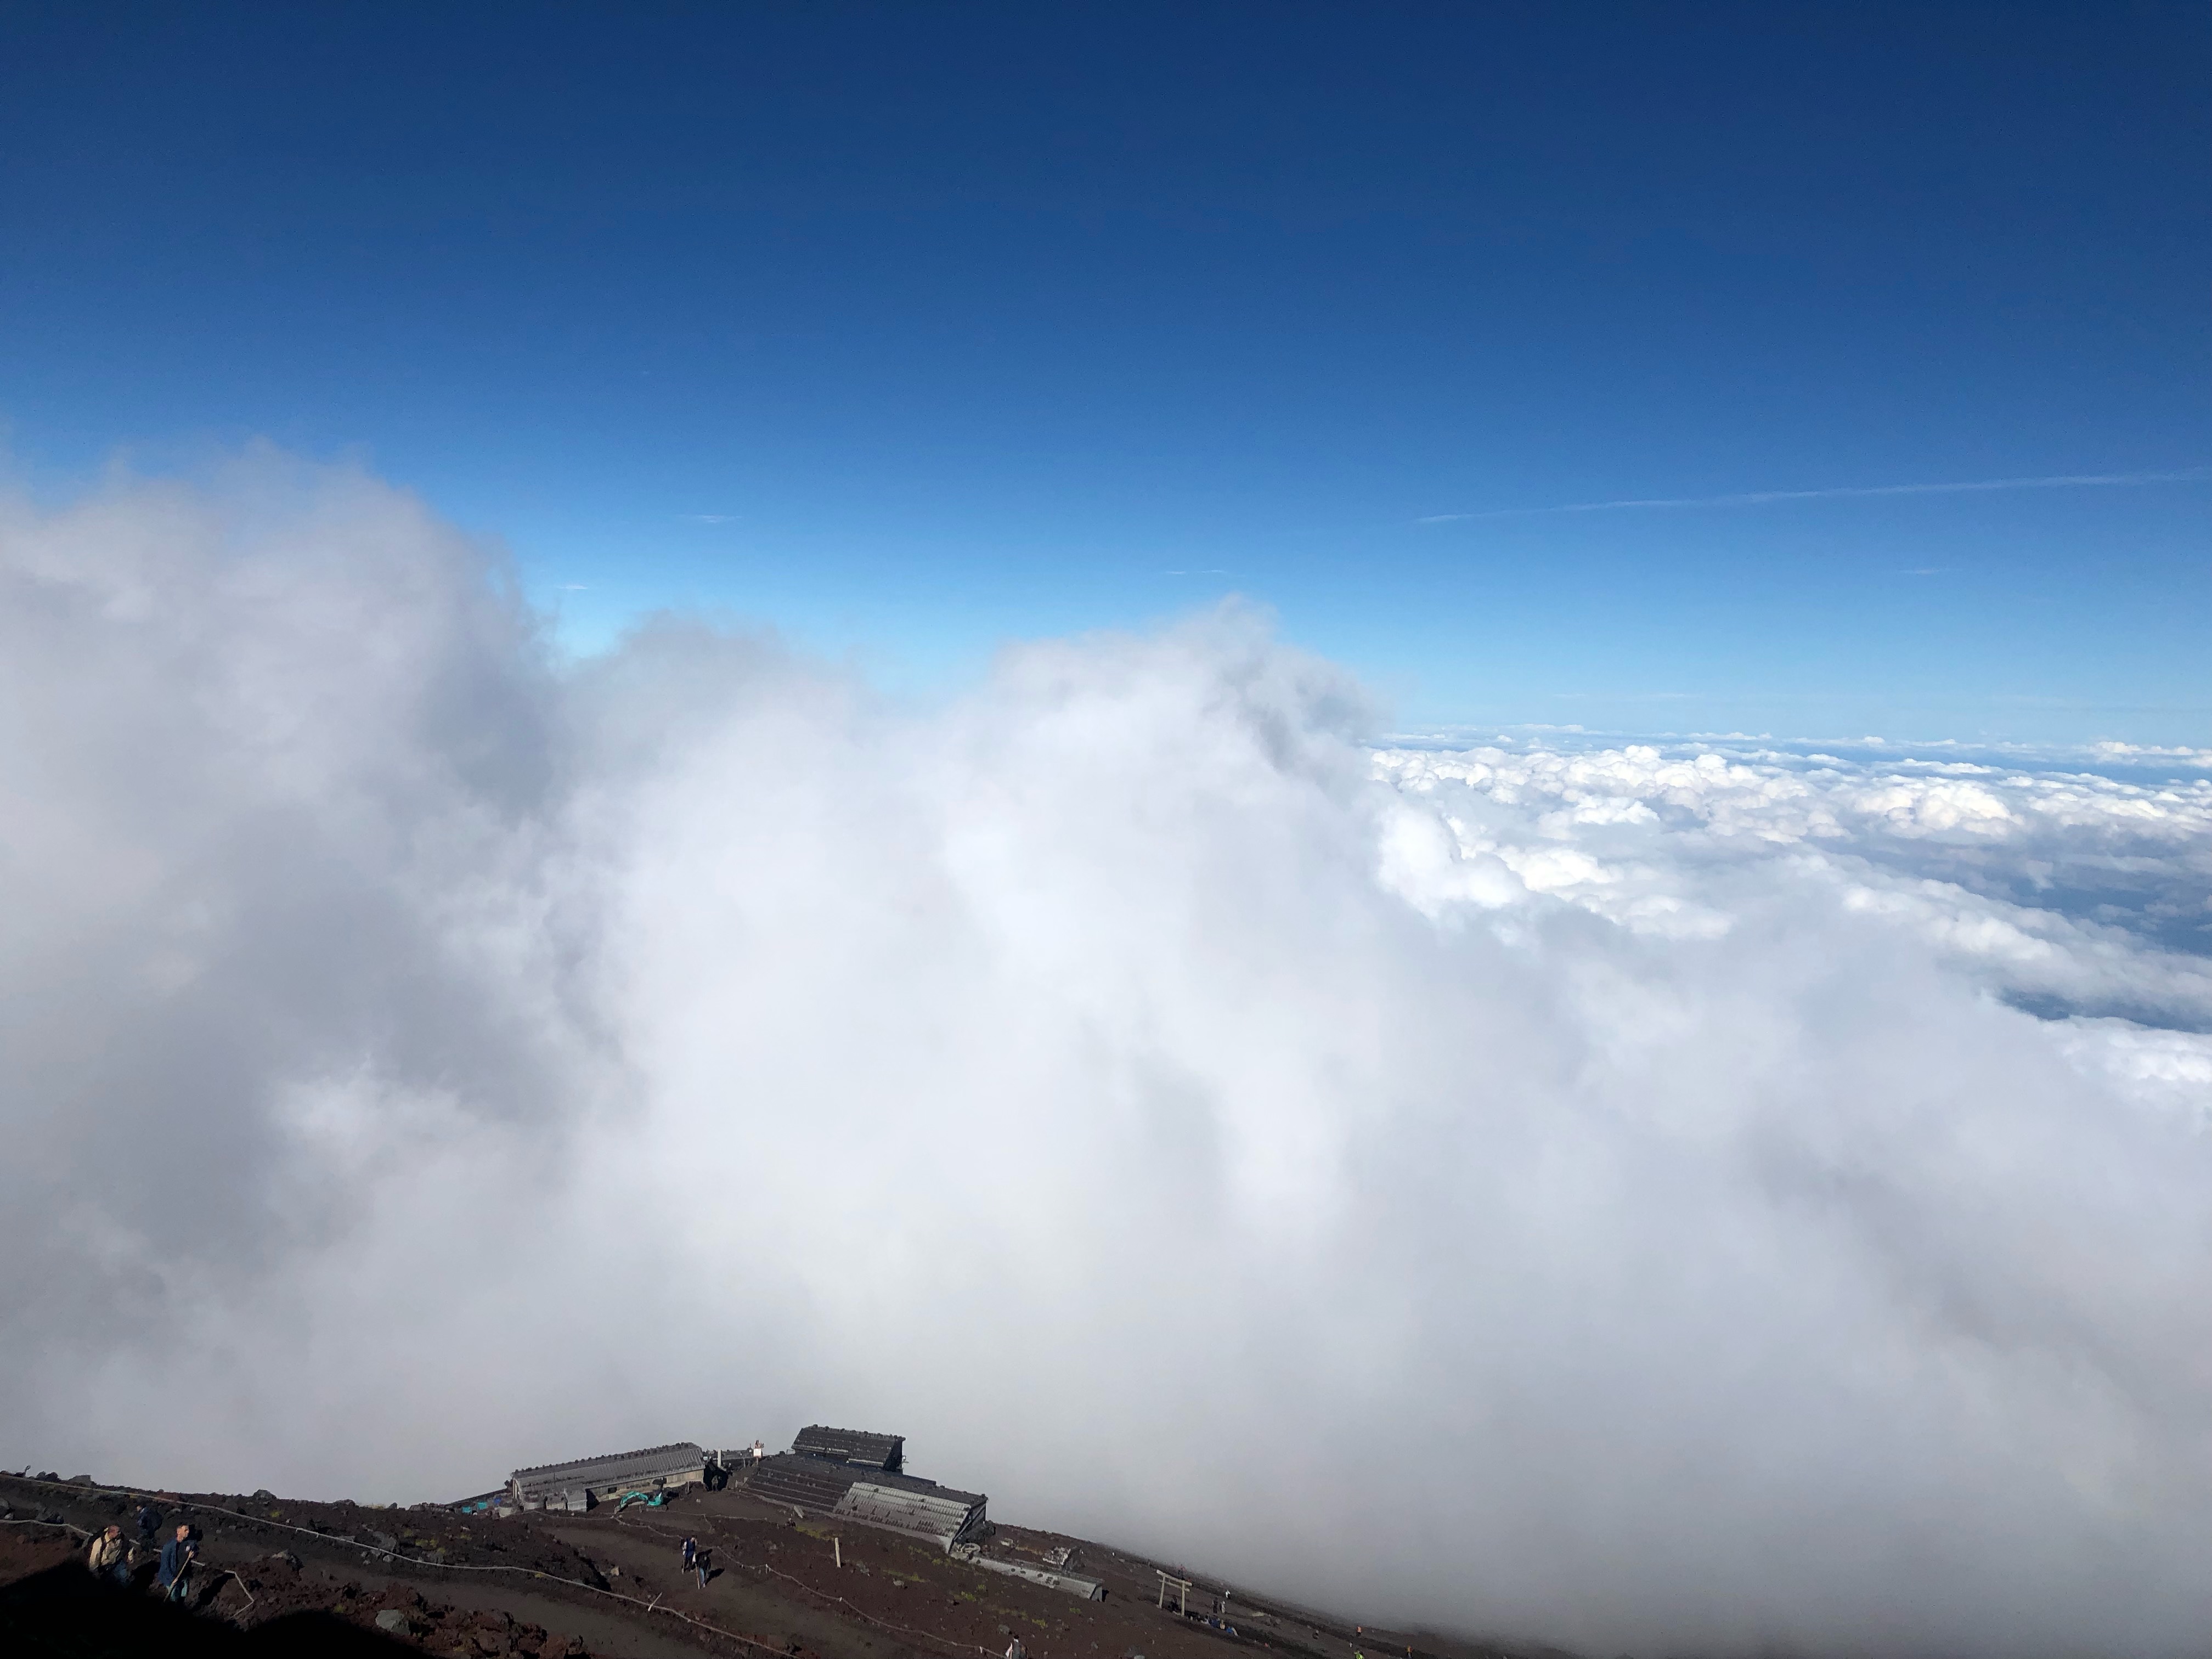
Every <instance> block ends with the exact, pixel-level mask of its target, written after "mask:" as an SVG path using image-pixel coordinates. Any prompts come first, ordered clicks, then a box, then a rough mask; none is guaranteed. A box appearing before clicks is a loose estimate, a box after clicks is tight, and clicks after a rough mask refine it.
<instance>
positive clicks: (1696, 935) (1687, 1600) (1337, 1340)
mask: <svg viewBox="0 0 2212 1659" xmlns="http://www.w3.org/2000/svg"><path fill="white" fill-rule="evenodd" d="M502 580H503V578H502V574H501V566H500V564H499V563H498V562H497V560H496V559H495V558H493V557H491V556H488V555H486V554H485V553H484V552H483V550H480V549H477V548H476V547H474V546H472V545H471V544H469V543H468V542H466V541H465V539H464V538H461V537H459V536H458V535H457V534H456V533H455V532H453V531H451V530H449V529H447V528H446V527H443V526H441V525H439V524H438V523H437V522H435V520H432V519H431V518H430V517H428V515H427V514H426V513H424V512H423V511H422V509H421V508H420V507H417V506H416V505H415V504H413V503H412V502H411V501H409V500H408V499H406V498H404V496H401V495H398V494H396V493H395V492H392V491H391V490H389V489H386V488H384V487H383V486H381V485H380V484H378V483H375V482H374V481H373V480H370V479H368V478H364V477H358V476H354V475H349V474H343V473H337V474H333V473H324V472H319V471H309V470H298V469H290V468H288V467H287V465H285V464H283V463H281V462H278V461H276V460H272V459H266V458H263V459H256V460H252V461H249V462H246V463H243V464H241V465H240V467H239V469H238V470H237V471H236V472H235V473H234V475H232V476H230V477H226V478H223V479H222V480H219V481H216V483H212V484H210V485H206V486H204V487H197V488H192V489H186V488H184V487H180V486H160V485H150V484H137V483H118V484H117V485H115V486H114V487H113V488H112V489H108V490H107V491H106V492H104V493H102V494H100V495H98V496H97V497H95V498H93V499H88V500H86V501H81V502H79V503H76V504H75V505H72V506H70V507H67V508H65V509H64V510H59V511H46V510H40V509H37V508H34V507H32V506H30V505H27V504H26V503H23V502H21V501H17V502H15V503H14V504H12V505H8V506H6V507H0V767H4V769H5V775H6V779H7V790H6V795H5V803H4V808H0V897H4V902H5V905H6V914H7V917H8V923H7V926H6V927H5V928H4V930H0V1048H3V1049H4V1053H5V1054H6V1056H7V1064H6V1066H5V1067H4V1071H0V1091H4V1093H0V1128H4V1133H5V1136H6V1140H5V1143H4V1144H5V1148H6V1151H5V1156H4V1158H0V1249H4V1250H5V1253H6V1259H7V1261H8V1262H9V1272H8V1273H6V1274H5V1275H4V1282H0V1319H4V1322H5V1332H6V1336H7V1342H6V1345H5V1354H6V1360H5V1368H4V1371H0V1425H4V1429H0V1437H4V1441H5V1444H4V1445H0V1457H5V1458H7V1459H9V1461H10V1462H14V1463H21V1462H25V1461H28V1462H33V1463H35V1464H38V1465H41V1466H46V1465H63V1466H66V1467H67V1468H71V1469H74V1468H78V1467H83V1468H88V1469H90V1470H92V1471H93V1472H94V1473H95V1474H105V1473H110V1472H112V1473H114V1474H138V1475H139V1476H140V1478H147V1477H149V1476H150V1477H154V1478H160V1479H165V1480H172V1481H176V1482H188V1481H189V1482H200V1483H210V1484H217V1485H222V1486H228V1487H232V1488H238V1487H252V1486H259V1485H264V1484H265V1485H269V1486H276V1487H280V1488H291V1489H297V1490H302V1491H307V1492H331V1493H335V1492H350V1493H352V1494H355V1495H357V1496H362V1497H365V1498H372V1497H373V1498H384V1497H392V1498H419V1497H424V1496H450V1495H453V1494H454V1493H457V1492H465V1491H470V1490H475V1489H479V1488H481V1487H483V1486H485V1485H488V1484H489V1482H490V1481H492V1480H495V1479H496V1478H498V1477H499V1476H500V1475H501V1474H502V1473H503V1472H504V1471H505V1470H506V1469H507V1468H509V1467H510V1466H512V1465H513V1464H514V1463H516V1462H530V1461H539V1460H543V1459H546V1458H550V1457H556V1456H561V1455H571V1454H579V1453H583V1452H587V1451H594V1450H603V1449H608V1448H610V1447H613V1446H617V1445H621V1444H630V1443H641V1442H649V1441H653V1440H656V1439H661V1438H667V1437H677V1436H690V1437H699V1438H702V1439H707V1440H709V1441H714V1440H729V1441H735V1440H738V1439H744V1440H750V1438H752V1437H753V1436H754V1435H756V1434H759V1435H761V1436H763V1437H767V1438H770V1439H774V1438H775V1437H779V1436H781V1435H783V1434H786V1433H787V1432H788V1431H790V1429H792V1428H793V1427H794V1426H796V1425H798V1424H799V1423H800V1422H803V1421H805V1420H807V1419H810V1418H814V1417H820V1418H823V1419H829V1420H841V1419H851V1420H858V1421H861V1422H865V1423H868V1424H875V1425H883V1426H885V1427H890V1428H894V1429H897V1430H901V1431H904V1432H906V1433H907V1434H908V1435H909V1436H910V1437H912V1451H913V1455H914V1457H915V1462H916V1463H917V1465H918V1466H919V1467H921V1468H923V1469H924V1471H925V1472H928V1473H933V1474H939V1475H941V1476H943V1477H945V1478H948V1479H956V1480H962V1481H963V1482H969V1483H973V1484H975V1485H979V1486H982V1487H983V1488H985V1489H987V1491H989V1492H991V1494H992V1497H993V1503H994V1509H995V1510H998V1511H1000V1512H1002V1513H1006V1514H1007V1515H1009V1516H1012V1517H1013V1518H1017V1519H1021V1518H1027V1519H1032V1520H1040V1521H1051V1522H1059V1523H1061V1524H1066V1525H1068V1526H1071V1527H1075V1528H1085V1529H1088V1530H1091V1531H1093V1532H1097V1533H1104V1534H1109V1535H1112V1536H1115V1537H1118V1538H1121V1539H1123V1540H1125V1541H1128V1542H1131V1543H1133V1544H1137V1545H1141V1546H1149V1547H1154V1548H1158V1549H1163V1550H1169V1551H1172V1552H1174V1553H1176V1554H1178V1555H1179V1556H1181V1557H1182V1558H1184V1559H1192V1560H1196V1561H1201V1562H1204V1563H1206V1564H1207V1565H1209V1566H1211V1567H1212V1568H1215V1569H1216V1570H1219V1571H1226V1572H1229V1573H1231V1574H1232V1575H1237V1576H1241V1577H1243V1578H1244V1579H1245V1580H1247V1581H1249V1582H1251V1583H1255V1584H1259V1585H1263V1586H1267V1587H1270V1588H1273V1589H1279V1590H1287V1591H1290V1592H1292V1593H1298V1594H1303V1595H1305V1596H1306V1597H1308V1598H1310V1599H1313V1600H1316V1601H1331V1602H1335V1603H1340V1604H1343V1603H1348V1604H1350V1606H1351V1607H1352V1610H1353V1611H1362V1610H1364V1611H1370V1612H1372V1613H1376V1614H1378V1615H1381V1614H1386V1613H1387V1614H1389V1615H1391V1616H1395V1617H1400V1618H1406V1617H1412V1618H1419V1619H1426V1620H1432V1621H1435V1622H1437V1623H1438V1624H1440V1625H1443V1626H1449V1627H1454V1628H1458V1629H1462V1630H1470V1631H1480V1632H1494V1633H1504V1634H1509V1635H1516V1636H1525V1637H1536V1638H1550V1639H1553V1640H1558V1641H1562V1642H1565V1643H1570V1644H1579V1645H1583V1646H1585V1647H1589V1648H1597V1647H1600V1646H1602V1649H1603V1650H1604V1651H1606V1652H1607V1653H1610V1652H1613V1651H1618V1650H1622V1649H1626V1650H1629V1651H1632V1652H1634V1653H1638V1654H1641V1655H1647V1656H1649V1655H1659V1654H1662V1653H1680V1652H1684V1651H1688V1650H1699V1649H1704V1650H1726V1651H1748V1650H1753V1649H1754V1648H1762V1647H1765V1646H1769V1645H1772V1644H1783V1645H1790V1646H1796V1647H1797V1648H1800V1649H1804V1650H1814V1651H1835V1652H1842V1651H1845V1650H1849V1651H1869V1650H1871V1651H1894V1652H1914V1653H1952V1652H1958V1653H1973V1654H1982V1653H1987V1654H1996V1653H2001V1652H2002V1653H2006V1654H2020V1653H2028V1654H2054V1655H2056V1654H2073V1653H2086V1652H2091V1651H2096V1652H2124V1653H2136V1654H2145V1655H2166V1654H2182V1653H2202V1652H2203V1650H2204V1647H2205V1644H2206V1642H2207V1640H2208V1638H2212V1613H2208V1605H2207V1595H2208V1592H2207V1588H2206V1586H2207V1583H2208V1579H2207V1575H2206V1573H2205V1571H2204V1563H2205V1553H2204V1552H2205V1545H2206V1541H2207V1539H2208V1537H2212V1428H2209V1427H2208V1425H2212V1413H2208V1411H2207V1407H2206V1401H2207V1398H2208V1392H2207V1391H2208V1386H2212V1120H2209V1119H2208V1113H2212V1038H2208V1037H2207V1036H2205V1035H2203V1034H2204V1033H2205V1032H2206V1031H2208V1030H2212V974H2208V971H2207V969H2208V955H2207V939H2208V936H2207V933H2206V931H2205V929H2206V924H2207V922H2208V921H2212V916H2208V914H2207V910H2206V895H2207V893H2208V890H2212V786H2208V783H2207V777H2208V769H2207V762H2208V760H2212V757H2208V756H2206V755H2203V754H2183V755H2171V754H2169V755H2144V754H2141V753H2136V752H2129V751H2120V750H2113V751H2112V752H2109V753H2106V754H2103V755H2099V756H2088V757H2075V758H2073V759H2057V760H2052V759H2045V760H2044V761H2042V762H2031V761H2030V760H2029V759H2027V758H2024V757H2003V756H1994V757H1993V756H1979V757H1975V756H1962V755H1960V754H1958V753H1956V752H1954V751H1948V750H1945V751H1941V752H1937V751H1923V753H1922V755H1921V756H1920V757H1919V758H1917V759H1915V758H1911V757H1899V756H1896V755H1893V754H1892V753H1890V752H1889V751H1887V750H1880V749H1876V748H1861V749H1857V750H1849V751H1844V752H1830V753H1827V754H1819V753H1814V752H1812V751H1810V750H1806V749H1804V748H1802V747H1787V746H1785V747H1780V748H1771V747H1766V748H1763V747H1761V746H1760V745H1758V744H1747V743H1746V744H1676V745H1648V746H1615V747H1606V746H1603V745H1601V744H1594V743H1590V742H1587V741H1584V742H1581V743H1578V744H1575V745H1574V746H1566V745H1565V744H1539V743H1530V742H1527V741H1521V742H1513V743H1506V742H1499V743H1497V744H1491V745H1486V746H1484V745H1478V746H1474V747H1470V748H1462V749H1455V750H1440V749H1428V748H1419V747H1401V748H1396V749H1381V750H1377V749H1374V748H1370V747H1367V746H1364V738H1365V737H1366V735H1367V734H1368V733H1369V732H1370V730H1371V729H1372V727H1371V725H1370V720H1371V716H1370V711H1369V709H1368V708H1367V705H1366V704H1365V702H1364V700H1363V698H1362V696H1361V694H1360V692H1359V690H1358V688H1357V687H1356V686H1355V685H1353V684H1351V683H1350V682H1349V681H1348V680H1347V679H1346V678H1345V677H1344V676H1343V675H1341V674H1340V673H1339V672H1338V671H1335V670H1334V669H1332V668H1331V667H1330V666H1328V665H1326V664H1324V663H1322V662H1318V661H1316V660H1314V659H1310V658H1306V657H1303V656H1301V655H1299V654H1297V653H1294V652H1291V651H1290V650H1287V649H1285V648H1284V647H1280V646H1279V645H1277V644H1275V643H1273V641H1271V640H1270V639H1269V638H1268V636H1267V632H1266V629H1264V627H1263V626H1262V625H1261V624H1260V623H1256V622H1255V621H1254V620H1252V619H1250V618H1249V617H1242V616H1239V615H1235V614H1228V615H1222V616H1218V617H1209V618H1206V619H1202V620H1200V621H1197V622H1194V623H1190V624H1188V625H1187V626H1184V627H1181V628H1178V629H1170V630H1169V631H1166V632H1164V633H1162V634H1159V635H1154V636H1150V637H1143V638H1133V637H1118V636H1117V637H1100V638H1093V639H1085V640H1079V641H1059V642H1050V643H1042V644H1034V645H1030V646H1026V647H1020V648H1018V649H1016V650H1013V651H1011V652H1009V653H1007V655H1006V658H1005V659H1004V660H1003V662H1002V663H1001V664H1000V666H999V667H998V669H997V670H996V671H995V672H994V675H993V677H992V678H990V680H989V682H988V683H987V684H985V685H983V686H982V687H981V688H980V689H978V690H975V691H974V692H973V693H972V694H971V695H969V696H964V697H963V698H961V699H959V700H957V702H952V703H951V704H950V705H949V706H946V707H944V708H935V709H931V710H927V711H915V710H911V709H902V708H895V707H890V706H887V705H886V704H885V703H884V702H882V701H880V700H879V699H878V698H877V697H875V696H872V695H871V694H870V693H869V692H868V691H867V690H865V689H864V688H862V687H860V686H859V685H857V684H854V683H853V682H851V681H850V680H849V679H848V678H844V677H842V676H841V675H840V674H838V673H836V672H833V671H829V670H828V669H825V668H823V667H820V666H817V665H812V664H810V663H808V662H805V661H804V660H800V659H795V658H793V656H791V655H789V654H787V653H785V652H783V651H781V650H780V649H778V648H777V647H775V646H774V645H773V644H772V643H769V642H764V641H757V640H749V639H745V638H740V637H733V636H732V635H727V634H725V633H718V632H715V631H714V630H712V629H708V628H707V627H705V626H703V625H700V624H694V623H682V622H673V621H671V622H669V623H665V624H663V625H661V626H658V627H655V628H652V629H647V630H645V631H644V632H643V633H641V635H639V636H638V637H636V638H635V639H634V640H632V641H630V642H629V644H627V645H626V646H625V647H623V649H622V650H620V651H619V652H617V653H615V654H614V655H612V656H611V657H610V658H607V659H600V660H596V661H593V662H591V663H588V664H586V665H580V666H576V665H562V664H561V663H559V662H558V661H557V660H556V658H555V656H554V654H553V653H551V652H550V649H549V647H548V646H547V644H546V642H545V640H544V637H543V635H542V634H541V632H540V629H539V624H538V622H537V621H536V619H534V618H533V617H532V616H531V614H530V613H529V611H527V609H526V607H525V606H524V605H522V604H521V603H520V601H519V600H518V599H516V598H515V597H514V596H513V594H512V593H511V592H507V591H506V590H505V588H504V587H503V586H501V582H502ZM1931 754H1932V755H1933V756H1934V758H1929V756H1930V755H1931Z"/></svg>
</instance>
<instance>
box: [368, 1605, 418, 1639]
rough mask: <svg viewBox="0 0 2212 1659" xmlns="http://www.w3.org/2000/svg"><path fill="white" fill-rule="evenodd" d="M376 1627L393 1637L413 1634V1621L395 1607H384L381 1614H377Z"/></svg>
mask: <svg viewBox="0 0 2212 1659" xmlns="http://www.w3.org/2000/svg"><path fill="white" fill-rule="evenodd" d="M376 1627H377V1629H379V1630H383V1631H390V1632H392V1634H393V1635H394V1636H411V1635H413V1634H414V1633H415V1625H414V1621H413V1620H410V1619H409V1618H408V1616H407V1615H406V1614H405V1613H402V1612H400V1611H399V1609H398V1608H397V1607H386V1608H385V1610H384V1611H383V1612H382V1613H378V1614H377V1615H376Z"/></svg>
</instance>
